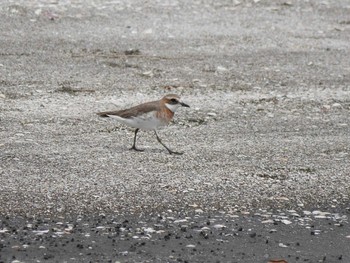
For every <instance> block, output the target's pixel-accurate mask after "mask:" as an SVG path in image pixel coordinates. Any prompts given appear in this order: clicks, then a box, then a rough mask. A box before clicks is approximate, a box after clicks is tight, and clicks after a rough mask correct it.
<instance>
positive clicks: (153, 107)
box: [97, 101, 159, 119]
mask: <svg viewBox="0 0 350 263" xmlns="http://www.w3.org/2000/svg"><path fill="white" fill-rule="evenodd" d="M157 110H159V102H158V101H152V102H147V103H143V104H140V105H137V106H135V107H132V108H129V109H126V110H119V111H104V112H98V113H97V115H99V116H101V117H108V116H109V115H116V116H119V117H122V118H125V119H128V118H131V117H136V116H139V115H141V114H144V113H148V112H150V111H157Z"/></svg>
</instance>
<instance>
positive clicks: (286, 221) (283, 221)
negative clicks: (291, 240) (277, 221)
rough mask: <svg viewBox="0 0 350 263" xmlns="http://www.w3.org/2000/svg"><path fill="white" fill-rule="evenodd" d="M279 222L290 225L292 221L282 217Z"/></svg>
mask: <svg viewBox="0 0 350 263" xmlns="http://www.w3.org/2000/svg"><path fill="white" fill-rule="evenodd" d="M281 222H282V223H283V224H285V225H290V224H291V223H292V221H289V220H287V219H283V220H281Z"/></svg>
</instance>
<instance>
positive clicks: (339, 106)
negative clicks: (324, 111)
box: [332, 103, 343, 109]
mask: <svg viewBox="0 0 350 263" xmlns="http://www.w3.org/2000/svg"><path fill="white" fill-rule="evenodd" d="M332 108H335V109H341V108H343V106H342V105H341V104H340V103H333V104H332Z"/></svg>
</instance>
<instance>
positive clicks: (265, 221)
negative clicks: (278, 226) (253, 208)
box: [261, 219, 274, 224]
mask: <svg viewBox="0 0 350 263" xmlns="http://www.w3.org/2000/svg"><path fill="white" fill-rule="evenodd" d="M273 222H274V221H273V220H272V219H267V220H264V221H261V223H263V224H273Z"/></svg>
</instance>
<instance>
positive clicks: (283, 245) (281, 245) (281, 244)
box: [278, 243, 288, 247]
mask: <svg viewBox="0 0 350 263" xmlns="http://www.w3.org/2000/svg"><path fill="white" fill-rule="evenodd" d="M278 246H279V247H288V246H287V245H285V244H283V243H279V244H278Z"/></svg>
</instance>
